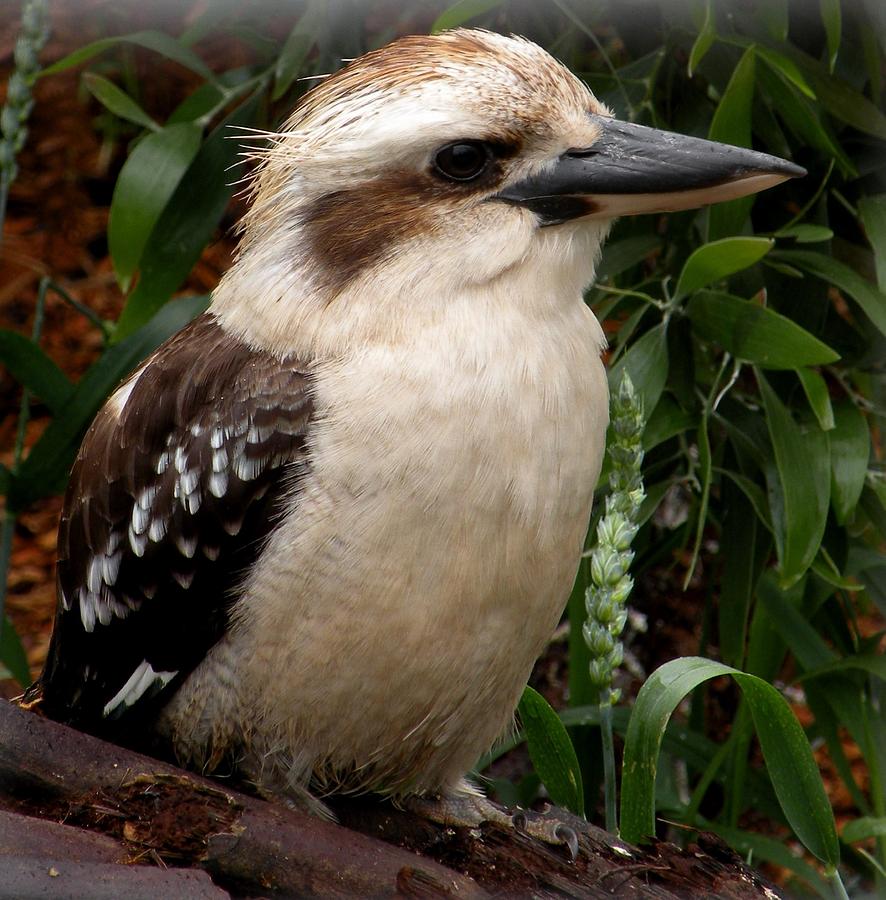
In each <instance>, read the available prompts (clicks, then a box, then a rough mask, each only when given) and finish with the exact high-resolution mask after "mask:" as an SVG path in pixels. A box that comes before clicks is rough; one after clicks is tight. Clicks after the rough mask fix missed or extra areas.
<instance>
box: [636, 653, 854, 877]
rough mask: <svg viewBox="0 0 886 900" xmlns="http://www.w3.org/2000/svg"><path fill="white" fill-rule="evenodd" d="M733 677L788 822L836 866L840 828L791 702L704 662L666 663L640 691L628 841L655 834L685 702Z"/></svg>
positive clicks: (758, 683) (767, 686)
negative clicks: (660, 781) (663, 771)
mask: <svg viewBox="0 0 886 900" xmlns="http://www.w3.org/2000/svg"><path fill="white" fill-rule="evenodd" d="M722 675H731V676H732V677H733V678H734V679H735V681H736V683H737V684H738V686H739V687H740V688H741V690H742V693H743V695H744V698H745V700H746V702H747V704H748V707H749V709H750V711H751V716H752V718H753V721H754V726H755V728H756V731H757V737H758V739H759V741H760V748H761V750H762V751H763V757H764V759H765V761H766V767H767V770H768V772H769V776H770V778H771V780H772V785H773V787H774V788H775V793H776V796H777V797H778V801H779V803H780V804H781V808H782V810H783V811H784V814H785V817H786V818H787V820H788V822H789V823H790V826H791V828H793V829H794V832H795V833H796V835H797V837H798V838H799V839H800V841H801V842H802V843H803V845H804V846H805V847H806V848H807V849H808V850H809V851H810V852H811V853H812V854H814V855H815V856H817V857H818V858H819V859H821V860H822V861H823V862H825V863H826V864H828V865H830V866H836V865H837V863H838V862H839V859H840V847H839V843H838V841H837V829H836V826H835V824H834V815H833V812H832V810H831V807H830V803H829V801H828V798H827V795H826V794H825V791H824V787H823V785H822V783H821V777H820V776H819V773H818V768H817V767H816V764H815V759H814V758H813V756H812V750H811V748H810V746H809V742H808V741H807V740H806V736H805V734H804V733H803V729H802V728H801V727H800V724H799V722H797V719H796V718H795V716H794V714H793V713H792V712H791V708H790V707H789V706H788V704H787V702H786V701H785V700H784V698H783V697H782V696H781V694H779V693H778V691H777V690H775V688H774V687H772V685H771V684H768V683H767V682H765V681H763V680H762V679H761V678H757V677H756V676H754V675H748V674H746V673H744V672H739V671H738V670H737V669H733V668H730V667H729V666H724V665H723V664H722V663H717V662H713V661H711V660H707V659H701V658H698V657H684V658H683V659H675V660H672V661H671V662H668V663H665V664H664V665H663V666H661V667H660V668H658V669H657V670H656V671H655V672H653V673H652V675H651V676H650V677H649V678H648V679H647V681H646V683H645V684H644V685H643V687H642V688H641V689H640V693H639V694H638V695H637V700H636V703H635V704H634V709H633V712H632V713H631V722H630V725H629V726H628V733H627V737H626V739H625V749H624V763H623V773H622V797H621V836H622V838H624V840H626V841H628V842H629V843H632V844H636V843H639V842H640V841H641V840H643V839H644V838H646V837H649V836H652V835H654V834H655V794H654V790H655V774H656V768H657V764H658V756H659V751H660V747H661V740H662V735H663V734H664V731H665V727H666V725H667V722H668V719H669V718H670V717H671V714H672V713H673V711H674V710H675V709H676V707H677V705H678V704H679V703H680V702H681V701H682V700H683V698H684V697H685V696H686V695H687V694H688V693H689V692H690V691H692V690H694V689H695V688H696V687H698V686H699V685H700V684H702V683H703V682H705V681H708V680H710V679H711V678H717V677H719V676H722Z"/></svg>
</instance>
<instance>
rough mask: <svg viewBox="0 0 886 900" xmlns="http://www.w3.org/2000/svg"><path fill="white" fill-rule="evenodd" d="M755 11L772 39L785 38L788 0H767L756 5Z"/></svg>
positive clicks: (783, 39)
mask: <svg viewBox="0 0 886 900" xmlns="http://www.w3.org/2000/svg"><path fill="white" fill-rule="evenodd" d="M757 13H758V15H759V16H760V18H761V19H762V21H763V24H764V25H765V26H766V30H767V31H768V32H769V34H770V36H771V37H772V38H773V40H776V41H779V42H781V41H786V40H787V37H788V0H769V2H768V3H762V4H760V6H758V7H757Z"/></svg>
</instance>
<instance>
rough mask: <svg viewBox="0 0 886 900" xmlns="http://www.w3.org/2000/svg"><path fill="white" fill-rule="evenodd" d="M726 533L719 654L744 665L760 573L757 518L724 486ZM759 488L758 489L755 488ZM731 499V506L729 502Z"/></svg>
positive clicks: (724, 533)
mask: <svg viewBox="0 0 886 900" xmlns="http://www.w3.org/2000/svg"><path fill="white" fill-rule="evenodd" d="M725 487H726V488H729V490H730V491H731V493H724V495H723V496H724V501H727V502H725V503H724V514H723V529H722V535H721V540H720V547H721V553H722V556H723V580H722V583H721V588H720V610H719V616H718V625H719V636H720V652H721V654H722V656H723V660H724V661H725V662H726V663H728V664H730V665H741V662H742V660H743V659H744V651H745V642H746V640H747V633H748V619H749V613H750V609H751V597H752V595H753V592H754V583H755V582H756V580H757V576H758V575H759V572H758V571H757V566H756V563H755V559H754V546H755V544H756V531H757V528H758V525H757V518H758V517H757V515H756V513H755V511H754V508H753V506H752V505H751V504H750V503H749V502H748V501H747V499H746V498H745V497H742V495H741V494H739V493H738V492H737V490H736V489H735V488H730V486H729V485H728V483H727V484H726V486H725ZM754 487H756V485H754ZM730 499H731V501H732V502H731V503H730V502H728V500H730Z"/></svg>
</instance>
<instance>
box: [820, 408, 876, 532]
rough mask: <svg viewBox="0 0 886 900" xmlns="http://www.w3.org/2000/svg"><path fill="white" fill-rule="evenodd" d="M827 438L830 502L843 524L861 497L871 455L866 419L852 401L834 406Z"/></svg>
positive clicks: (850, 515)
mask: <svg viewBox="0 0 886 900" xmlns="http://www.w3.org/2000/svg"><path fill="white" fill-rule="evenodd" d="M830 437H831V503H832V504H833V507H834V515H835V516H836V518H837V524H839V525H845V524H846V523H847V522H848V521H849V519H850V518H851V517H852V514H853V513H854V512H855V507H856V505H857V503H858V500H859V497H861V490H862V488H863V487H864V479H865V475H866V474H867V471H868V460H869V459H870V455H871V436H870V432H869V431H868V423H867V420H866V419H865V417H864V416H863V415H862V413H861V410H859V408H858V407H857V406H856V405H855V404H854V403H853V402H852V401H851V400H841V401H840V402H839V403H837V404H836V406H835V407H834V430H833V431H832V432H831V435H830Z"/></svg>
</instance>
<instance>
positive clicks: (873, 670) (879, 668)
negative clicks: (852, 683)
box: [797, 653, 886, 682]
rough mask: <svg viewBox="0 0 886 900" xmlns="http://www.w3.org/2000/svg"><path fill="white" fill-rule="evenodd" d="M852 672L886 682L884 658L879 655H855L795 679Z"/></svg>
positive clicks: (808, 678) (805, 679) (808, 671)
mask: <svg viewBox="0 0 886 900" xmlns="http://www.w3.org/2000/svg"><path fill="white" fill-rule="evenodd" d="M852 671H860V672H867V673H868V674H869V675H875V676H876V677H877V678H879V679H880V680H881V681H886V656H883V655H882V654H880V653H856V654H854V655H852V656H846V657H844V658H843V659H837V660H834V661H833V662H829V663H825V664H824V665H821V666H818V667H816V668H814V669H808V670H807V671H805V672H804V673H803V674H802V675H800V676H799V677H798V678H797V681H800V682H803V681H809V680H810V679H812V678H820V677H821V676H822V675H835V674H837V675H839V674H843V673H845V672H852Z"/></svg>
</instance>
